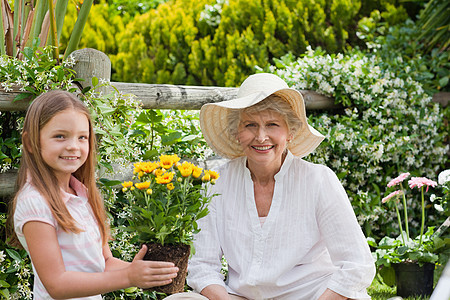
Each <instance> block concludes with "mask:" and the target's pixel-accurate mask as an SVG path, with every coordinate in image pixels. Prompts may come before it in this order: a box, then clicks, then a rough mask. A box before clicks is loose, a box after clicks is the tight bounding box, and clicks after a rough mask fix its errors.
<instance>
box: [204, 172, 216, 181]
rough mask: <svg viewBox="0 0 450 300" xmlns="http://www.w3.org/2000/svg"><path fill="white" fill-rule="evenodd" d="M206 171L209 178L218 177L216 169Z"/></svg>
mask: <svg viewBox="0 0 450 300" xmlns="http://www.w3.org/2000/svg"><path fill="white" fill-rule="evenodd" d="M206 172H208V174H209V175H210V176H211V180H212V179H219V173H217V172H216V171H211V170H209V171H206Z"/></svg>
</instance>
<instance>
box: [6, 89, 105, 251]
mask: <svg viewBox="0 0 450 300" xmlns="http://www.w3.org/2000/svg"><path fill="white" fill-rule="evenodd" d="M68 109H73V110H75V111H77V112H80V113H82V114H84V115H85V116H86V118H87V119H88V122H89V153H88V157H87V159H86V161H85V163H84V164H83V165H82V166H81V167H80V168H79V169H78V170H77V171H76V172H75V173H73V176H74V177H75V178H77V179H78V180H79V181H80V182H82V183H83V184H84V185H85V186H86V187H87V189H88V203H89V204H90V206H91V208H92V211H93V213H94V216H95V219H96V220H97V224H98V227H99V230H100V234H101V236H102V242H103V244H105V243H106V242H107V240H108V238H109V228H108V225H107V222H106V221H107V218H106V212H105V208H104V204H103V200H102V198H101V196H100V193H99V191H98V189H97V186H96V180H95V165H96V141H95V134H94V129H93V126H92V120H91V117H90V114H89V111H88V109H87V108H86V106H85V105H84V103H83V102H82V101H80V100H79V99H78V98H77V97H76V96H75V95H74V94H72V93H69V92H66V91H62V90H52V91H49V92H47V93H44V94H41V95H40V96H38V97H37V98H36V99H35V100H34V101H33V102H32V103H31V105H30V107H29V108H28V111H27V114H26V116H25V121H24V125H23V131H22V158H21V162H20V168H19V174H18V178H17V182H16V195H15V196H14V198H13V200H12V202H11V203H10V204H9V213H8V233H9V234H8V236H9V241H8V243H9V244H10V245H12V246H15V247H18V248H21V245H20V243H19V240H18V238H17V235H16V234H15V232H14V224H13V220H14V212H15V207H16V202H17V197H18V195H19V193H20V190H21V189H22V188H23V186H24V185H25V183H26V182H27V179H28V180H30V181H31V183H32V184H33V186H34V187H35V188H36V189H37V190H38V191H39V192H40V193H41V195H42V196H43V197H44V198H45V199H46V200H47V203H48V205H49V207H50V210H51V212H52V214H53V216H54V217H55V219H56V221H57V222H58V224H59V226H61V228H62V229H63V230H64V231H66V232H69V231H70V232H73V233H80V232H81V231H82V230H81V229H80V228H78V227H77V224H76V221H75V220H74V219H73V217H72V216H71V215H70V213H69V211H68V210H67V207H66V205H65V204H64V201H63V198H62V193H61V188H60V187H59V185H58V180H57V178H56V177H55V175H54V173H53V171H52V169H51V168H50V167H49V166H48V165H47V164H46V163H45V162H44V160H43V158H42V154H41V145H40V133H41V129H42V128H43V127H44V126H45V125H46V124H47V123H48V122H49V121H50V120H51V119H52V118H53V117H54V116H55V115H56V114H58V113H60V112H62V111H65V110H68Z"/></svg>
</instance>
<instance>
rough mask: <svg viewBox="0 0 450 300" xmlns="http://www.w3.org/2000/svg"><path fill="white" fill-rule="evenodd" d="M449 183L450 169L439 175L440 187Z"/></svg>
mask: <svg viewBox="0 0 450 300" xmlns="http://www.w3.org/2000/svg"><path fill="white" fill-rule="evenodd" d="M448 181H450V169H447V170H445V171H442V172H441V173H439V176H438V183H439V184H440V185H443V184H445V183H446V182H448Z"/></svg>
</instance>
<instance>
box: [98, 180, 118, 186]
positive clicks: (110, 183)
mask: <svg viewBox="0 0 450 300" xmlns="http://www.w3.org/2000/svg"><path fill="white" fill-rule="evenodd" d="M99 181H100V182H101V183H102V184H103V185H104V186H115V185H120V184H121V183H122V181H120V180H109V179H107V178H100V179H99Z"/></svg>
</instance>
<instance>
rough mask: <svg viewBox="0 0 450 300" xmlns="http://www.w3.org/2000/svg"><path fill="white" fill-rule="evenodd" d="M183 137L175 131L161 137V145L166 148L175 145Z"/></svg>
mask: <svg viewBox="0 0 450 300" xmlns="http://www.w3.org/2000/svg"><path fill="white" fill-rule="evenodd" d="M180 137H181V132H178V131H175V132H171V133H169V134H168V135H163V136H162V137H161V143H162V144H163V145H165V146H168V145H172V144H175V143H176V141H177V140H178V139H179V138H180Z"/></svg>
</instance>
